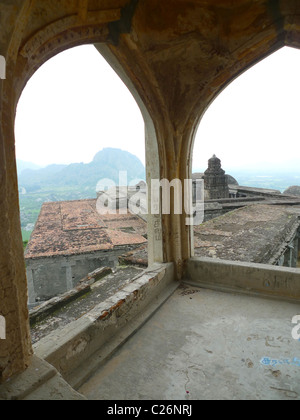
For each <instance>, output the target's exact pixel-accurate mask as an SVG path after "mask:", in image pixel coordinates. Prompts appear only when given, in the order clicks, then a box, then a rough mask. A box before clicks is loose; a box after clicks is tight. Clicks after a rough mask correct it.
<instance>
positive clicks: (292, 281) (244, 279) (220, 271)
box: [185, 258, 300, 302]
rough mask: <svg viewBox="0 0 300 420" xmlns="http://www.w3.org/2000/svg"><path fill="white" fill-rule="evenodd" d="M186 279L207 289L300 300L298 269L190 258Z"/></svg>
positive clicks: (299, 273) (299, 271) (299, 275)
mask: <svg viewBox="0 0 300 420" xmlns="http://www.w3.org/2000/svg"><path fill="white" fill-rule="evenodd" d="M185 281H186V282H187V283H188V284H192V285H197V286H199V287H204V288H208V289H216V290H221V291H229V292H238V293H247V294H252V295H260V296H263V297H272V298H278V299H281V300H289V301H297V302H300V270H299V269H295V268H285V267H284V268H283V267H276V266H269V265H265V264H253V263H242V262H234V261H223V260H218V259H212V258H191V259H190V260H189V261H188V264H187V267H186V277H185Z"/></svg>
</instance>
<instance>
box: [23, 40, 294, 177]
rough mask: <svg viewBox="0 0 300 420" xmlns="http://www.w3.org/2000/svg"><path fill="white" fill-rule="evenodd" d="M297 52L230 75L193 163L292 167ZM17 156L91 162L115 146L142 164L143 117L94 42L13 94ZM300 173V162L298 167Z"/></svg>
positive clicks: (36, 160)
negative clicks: (15, 98) (19, 94)
mask: <svg viewBox="0 0 300 420" xmlns="http://www.w3.org/2000/svg"><path fill="white" fill-rule="evenodd" d="M299 74H300V51H298V50H294V49H290V48H284V49H282V50H280V51H278V52H277V53H275V54H273V55H272V56H270V57H269V58H267V59H265V60H264V61H262V62H261V63H259V64H258V65H256V66H255V67H253V68H252V69H251V70H249V71H248V72H246V73H244V74H243V75H242V76H240V77H239V78H238V79H237V80H236V81H234V82H233V83H232V84H231V85H230V86H229V87H228V88H226V89H225V90H224V92H223V93H222V94H221V95H220V96H219V97H218V98H217V99H216V100H215V102H214V103H213V104H212V105H211V107H210V108H209V109H208V111H207V112H206V114H205V116H204V117H203V119H202V121H201V124H200V127H199V131H198V134H197V140H196V144H195V150H194V169H195V170H204V169H206V167H207V160H208V159H209V158H210V157H211V156H212V155H213V154H217V155H218V157H220V158H221V159H222V164H223V167H224V169H226V170H228V168H229V169H235V168H248V167H249V168H251V167H252V168H253V167H261V166H262V165H268V166H270V165H271V166H272V167H274V168H280V167H284V166H288V167H292V165H293V166H296V167H298V166H299V165H298V160H297V153H298V151H299V150H300V145H299V141H300V113H299V110H300V106H299V105H300V99H299V98H300V80H299ZM16 147H17V158H18V159H21V160H25V161H29V162H33V163H36V164H39V165H47V164H52V163H74V162H86V163H88V162H90V161H91V160H92V159H93V157H94V155H95V154H96V153H97V152H98V151H99V150H101V149H103V148H104V147H116V148H120V149H123V150H127V151H129V152H131V153H133V154H135V155H136V156H138V157H139V158H140V159H141V160H142V162H143V163H145V145H144V123H143V119H142V116H141V113H140V111H139V108H138V106H137V105H136V103H135V101H134V99H133V97H132V96H131V94H130V92H129V91H128V89H127V88H126V87H125V85H124V84H123V82H122V81H121V80H120V79H119V77H118V76H117V75H116V74H115V73H114V71H113V70H112V69H111V68H110V66H109V65H108V64H107V63H106V61H105V60H104V59H103V58H102V57H101V55H100V54H99V53H98V51H97V50H96V49H95V48H94V47H93V46H82V47H78V48H74V49H72V50H68V51H66V52H64V53H62V54H59V55H58V56H56V57H54V58H53V59H51V60H50V61H48V62H47V63H46V64H44V66H43V67H42V68H41V69H39V70H38V71H37V73H36V74H35V75H34V76H33V77H32V79H31V80H30V81H29V83H28V85H27V86H26V88H25V90H24V92H23V94H22V97H21V99H20V102H19V105H18V110H17V119H16ZM299 172H300V168H299Z"/></svg>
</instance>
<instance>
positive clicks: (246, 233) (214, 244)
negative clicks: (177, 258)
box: [195, 204, 300, 264]
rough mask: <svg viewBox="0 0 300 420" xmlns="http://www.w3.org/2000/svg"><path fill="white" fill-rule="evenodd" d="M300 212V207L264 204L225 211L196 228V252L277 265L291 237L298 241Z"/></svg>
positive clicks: (197, 254)
mask: <svg viewBox="0 0 300 420" xmlns="http://www.w3.org/2000/svg"><path fill="white" fill-rule="evenodd" d="M299 215H300V210H299V209H293V208H287V207H284V206H268V205H264V204H257V205H250V206H247V207H245V208H242V209H239V210H235V211H233V212H230V213H227V214H226V215H224V216H222V217H219V218H217V219H213V220H210V221H208V222H206V223H204V224H203V225H201V226H197V227H195V255H196V256H199V257H211V258H219V259H223V260H232V261H243V262H253V263H261V264H276V263H278V260H279V259H280V257H281V256H282V255H283V254H284V253H285V251H286V249H287V248H288V246H289V244H290V243H291V242H292V240H293V239H294V238H296V239H297V242H298V229H299V224H300V222H299ZM297 248H298V245H297ZM295 252H296V254H297V251H295ZM296 258H297V257H296Z"/></svg>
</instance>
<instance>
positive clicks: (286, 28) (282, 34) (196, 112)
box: [182, 16, 300, 256]
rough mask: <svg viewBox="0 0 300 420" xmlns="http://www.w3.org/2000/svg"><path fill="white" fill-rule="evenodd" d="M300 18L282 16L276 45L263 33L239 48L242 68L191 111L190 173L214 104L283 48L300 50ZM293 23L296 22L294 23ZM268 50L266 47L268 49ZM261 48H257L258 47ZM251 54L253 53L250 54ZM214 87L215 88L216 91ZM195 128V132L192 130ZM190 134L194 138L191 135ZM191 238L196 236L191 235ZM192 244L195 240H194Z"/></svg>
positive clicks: (215, 86)
mask: <svg viewBox="0 0 300 420" xmlns="http://www.w3.org/2000/svg"><path fill="white" fill-rule="evenodd" d="M295 21H297V22H298V25H296V24H295ZM299 21H300V18H297V17H295V16H287V17H286V19H285V20H284V19H283V18H282V17H280V18H278V20H277V21H276V24H277V25H278V32H277V34H276V36H275V37H274V39H273V40H272V42H270V39H269V37H268V34H266V36H265V37H264V38H263V41H262V40H261V34H259V35H258V36H257V37H254V38H253V39H252V40H251V42H250V43H247V44H245V45H243V46H242V47H240V48H239V50H238V51H239V54H241V55H242V56H243V58H244V61H243V62H242V63H239V64H238V65H237V64H235V65H234V66H233V67H232V68H224V69H223V70H222V71H224V75H226V76H225V77H224V76H222V73H220V74H219V75H217V77H216V78H215V79H214V80H213V81H212V83H211V84H210V85H208V88H209V89H211V94H210V95H208V96H207V98H206V99H205V100H204V101H203V102H202V103H201V104H200V106H199V104H196V105H195V107H194V109H193V110H192V112H191V115H190V118H189V120H188V123H187V137H186V138H187V141H186V143H185V148H184V154H183V155H184V158H183V165H182V166H183V168H184V165H185V162H187V167H188V168H189V169H188V173H189V174H190V176H191V174H192V162H193V151H194V145H195V138H196V135H197V131H198V128H199V125H200V124H201V120H202V118H203V116H204V114H205V113H206V111H207V110H208V108H209V107H210V105H211V104H212V103H213V102H214V101H215V100H216V99H217V97H218V96H219V95H220V94H221V93H222V92H223V91H224V90H225V89H226V88H227V87H228V86H229V85H230V84H231V83H232V82H234V81H235V80H236V79H237V78H239V77H240V76H241V75H242V74H243V73H245V72H247V71H248V70H249V69H251V68H252V67H254V66H255V65H256V64H258V63H259V62H261V61H263V60H264V59H265V58H267V57H268V56H270V55H271V54H273V53H275V52H276V51H278V50H280V49H281V48H283V47H285V46H287V47H294V48H298V49H300V29H299ZM291 22H293V23H291ZM268 44H270V45H269V47H268V48H266V46H268ZM257 45H258V46H259V47H258V48H256V46H257ZM247 51H249V52H248V53H247ZM212 86H213V88H212ZM199 102H201V101H199ZM191 127H192V129H191ZM188 133H190V136H189V135H188ZM190 235H191V238H192V237H193V233H192V232H190ZM190 243H193V242H192V239H191V241H190ZM190 252H191V256H193V255H194V251H193V246H192V249H191V250H190Z"/></svg>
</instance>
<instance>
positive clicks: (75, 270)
mask: <svg viewBox="0 0 300 420" xmlns="http://www.w3.org/2000/svg"><path fill="white" fill-rule="evenodd" d="M96 203H97V200H80V201H66V202H56V203H45V204H44V205H43V207H42V210H41V213H40V215H39V218H38V221H37V223H36V226H35V229H34V232H33V234H32V236H31V239H30V241H29V244H28V247H27V249H26V254H25V260H26V265H27V277H28V283H29V292H30V293H29V295H30V299H29V301H30V303H34V302H35V301H36V300H47V299H49V298H51V297H53V296H56V295H57V294H59V293H63V292H65V291H67V290H69V289H71V288H72V287H74V286H75V285H76V284H77V283H78V282H79V281H80V280H81V279H82V278H83V277H84V276H85V275H86V274H87V273H89V272H92V271H93V270H95V269H96V268H98V267H101V266H110V267H114V266H115V265H116V264H117V263H118V257H119V255H121V254H122V253H124V251H130V250H132V249H134V248H136V247H138V246H140V245H142V244H144V243H146V242H147V239H146V238H147V224H146V222H145V221H144V220H142V219H141V218H139V217H138V216H135V215H132V214H130V213H126V214H122V213H124V209H123V211H122V212H121V211H116V214H107V215H100V214H99V213H98V212H97V209H96Z"/></svg>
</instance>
